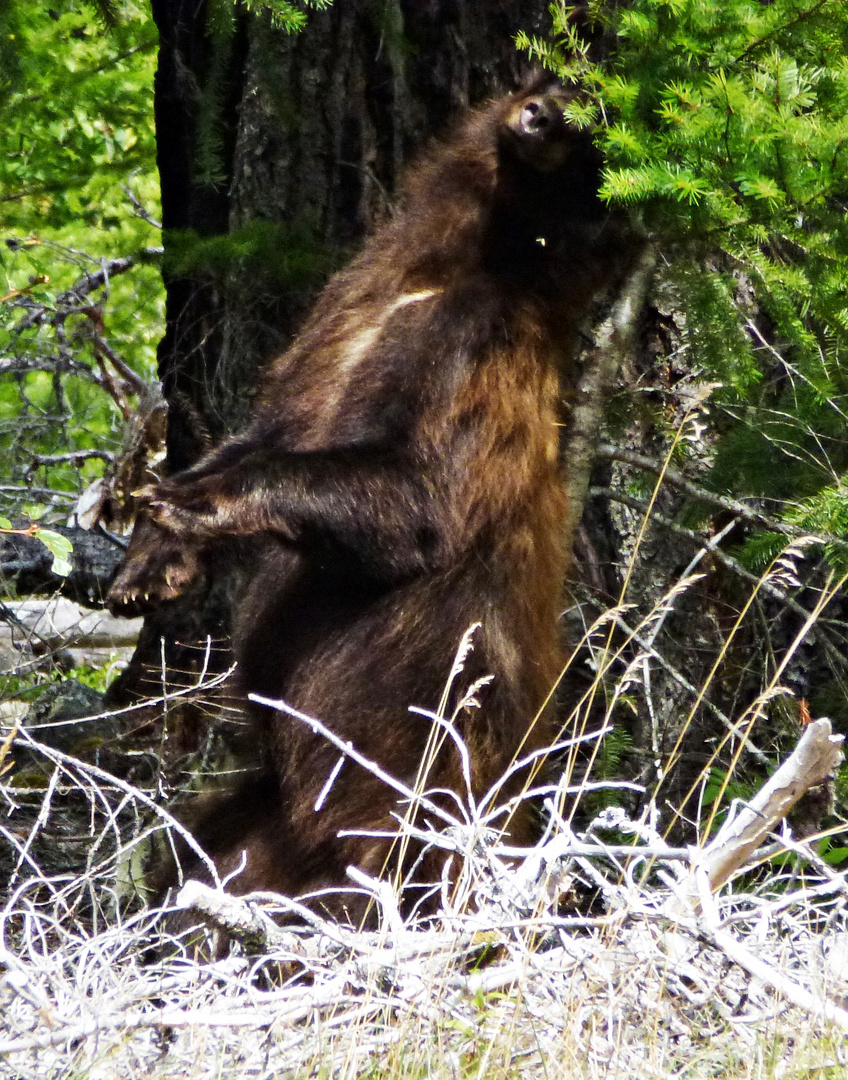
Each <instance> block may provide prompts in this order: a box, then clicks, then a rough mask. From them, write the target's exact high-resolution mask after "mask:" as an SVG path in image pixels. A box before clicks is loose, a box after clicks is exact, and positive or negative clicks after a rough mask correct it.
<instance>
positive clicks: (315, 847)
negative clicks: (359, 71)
mask: <svg viewBox="0 0 848 1080" xmlns="http://www.w3.org/2000/svg"><path fill="white" fill-rule="evenodd" d="M575 97H576V92H575V91H572V90H567V89H563V88H562V87H561V86H560V85H559V84H551V83H550V81H547V82H541V81H538V82H537V83H536V84H535V85H534V86H532V87H531V88H530V89H527V90H524V91H522V92H519V93H517V94H515V95H508V96H505V97H502V98H500V99H498V100H496V101H494V102H493V103H491V104H489V105H488V106H487V107H484V108H482V109H480V110H477V111H473V112H469V113H468V114H467V115H466V116H465V118H464V119H463V120H462V122H461V123H460V124H459V125H458V127H457V128H456V130H455V131H454V133H453V135H452V137H450V138H449V139H448V140H447V141H446V142H444V143H443V144H441V145H437V146H436V147H435V148H433V149H431V151H430V152H429V153H427V154H426V155H425V156H424V157H423V158H422V160H421V161H420V162H419V163H418V164H417V166H415V167H414V168H413V169H412V170H411V171H410V173H409V175H408V177H407V180H406V184H405V186H404V189H403V192H402V197H401V200H400V206H399V209H398V210H397V212H396V213H395V215H394V216H393V218H392V219H391V220H390V221H388V222H387V223H386V224H384V225H383V226H382V227H381V228H380V229H379V230H378V231H377V232H376V234H375V235H374V236H373V238H372V239H371V240H370V241H369V242H368V243H367V244H366V246H365V249H364V250H363V252H362V254H361V255H360V256H359V257H358V258H357V259H355V260H354V262H353V263H352V264H351V265H350V266H349V267H348V268H347V269H346V270H344V271H342V272H341V273H339V274H338V275H337V276H335V277H334V278H333V279H332V280H331V281H330V282H329V283H328V285H327V286H326V288H325V289H324V291H323V293H322V294H321V296H320V298H319V299H318V302H317V304H316V306H315V309H314V311H313V313H312V315H311V317H310V318H309V320H308V321H307V323H306V325H305V326H304V328H303V331H302V332H301V334H300V335H299V337H298V338H297V339H296V340H295V342H294V344H293V345H292V347H291V348H290V349H289V350H288V351H287V352H286V353H284V354H283V355H282V356H280V357H279V358H277V359H276V360H274V361H273V362H272V363H271V364H270V365H269V367H268V369H267V372H266V374H265V375H264V378H263V382H262V384H261V386H260V388H259V391H258V394H257V398H256V402H255V405H254V410H253V417H252V420H251V422H250V423H249V425H248V426H247V428H246V429H245V430H244V431H243V432H242V433H240V434H238V435H235V436H233V437H231V438H228V439H227V440H225V441H224V442H222V443H221V444H220V445H219V446H218V447H217V448H216V449H214V450H212V451H211V452H210V453H208V454H207V455H206V456H205V457H204V458H202V459H201V460H200V461H199V462H198V464H197V465H195V466H194V467H193V468H191V469H189V470H187V471H186V472H183V473H181V474H179V475H176V476H173V477H171V478H169V479H166V480H164V481H162V482H161V483H159V484H157V485H155V486H153V487H151V488H149V489H147V490H146V491H145V492H144V493H143V497H142V500H141V507H142V509H141V513H140V516H139V520H138V523H137V525H136V528H135V531H134V533H133V536H132V539H131V542H130V545H129V549H128V552H127V558H126V562H125V563H124V565H123V567H122V569H121V570H120V572H119V574H118V577H117V579H116V581H115V583H114V585H113V587H112V591H111V604H112V607H113V609H115V610H122V611H126V610H127V609H130V610H136V611H138V610H144V609H145V608H146V607H149V606H152V605H155V604H158V603H161V602H164V601H167V600H169V599H171V598H173V597H174V596H176V595H177V594H178V593H179V592H180V590H181V589H182V588H184V587H185V585H186V584H187V583H188V582H189V581H191V580H192V578H193V577H194V576H195V575H196V574H198V573H199V572H204V571H205V572H209V573H212V574H214V573H215V566H216V563H217V564H218V565H220V561H221V559H222V558H226V557H227V556H226V552H227V551H228V550H230V546H231V551H232V556H233V558H234V559H235V556H236V553H237V552H238V550H239V548H241V549H242V552H243V561H244V562H245V563H246V565H247V566H248V568H249V569H248V573H247V574H246V575H245V584H244V587H243V589H242V592H241V595H240V596H239V597H238V599H237V602H236V603H235V605H234V614H233V621H232V641H233V648H234V651H235V655H236V659H237V662H238V667H237V678H238V680H239V684H240V689H241V692H242V693H243V695H244V698H245V710H246V711H247V713H248V715H249V717H250V720H251V722H252V724H253V725H254V728H255V741H256V745H257V746H258V747H259V751H260V757H261V764H260V766H259V767H258V768H257V770H256V772H255V774H252V775H251V776H250V777H249V778H248V779H247V780H245V781H244V782H243V783H242V784H241V785H240V786H239V787H238V788H237V789H236V790H233V791H231V792H230V793H228V794H227V793H221V794H220V795H219V796H217V797H216V798H215V799H214V800H213V801H212V802H211V804H210V803H209V802H208V801H207V802H201V803H200V805H201V806H202V807H205V809H202V810H201V811H200V812H199V813H197V814H196V815H195V816H196V820H195V821H194V823H193V825H192V828H193V831H194V833H195V835H196V837H197V838H198V840H199V841H200V842H201V843H202V845H203V846H204V848H205V849H206V850H207V851H208V852H209V853H210V854H211V856H212V857H213V858H214V861H215V863H216V865H217V868H218V870H219V872H220V874H221V875H222V876H223V875H227V874H230V873H232V872H233V871H235V870H237V868H239V867H240V866H241V867H242V869H241V871H240V872H239V873H238V874H237V875H236V876H234V878H233V880H232V881H231V883H230V885H229V888H231V889H232V890H233V891H237V892H240V893H241V892H248V891H251V890H256V889H273V890H277V891H280V892H283V893H288V894H299V893H303V892H305V891H309V892H316V891H317V890H321V889H327V888H332V887H341V886H343V885H344V884H345V882H346V880H347V879H346V868H347V867H348V866H350V865H354V866H357V867H359V868H360V869H361V870H363V871H365V872H366V873H368V874H371V875H375V876H376V875H379V874H380V873H381V871H383V870H385V869H386V868H387V867H388V868H390V869H393V870H394V871H401V872H403V871H404V870H408V869H409V868H410V867H411V866H412V865H413V864H415V866H416V869H415V876H416V879H417V880H418V881H419V882H425V883H426V882H428V881H429V882H432V881H434V880H438V878H439V876H440V868H441V859H436V857H435V855H434V854H433V853H432V852H431V853H430V854H429V855H427V856H425V857H424V858H421V851H420V849H419V850H415V848H414V845H413V846H412V847H405V848H404V849H403V850H404V855H403V857H401V856H400V855H399V854H398V851H399V850H400V849H401V846H400V845H393V841H392V840H391V839H390V838H387V837H386V836H379V835H377V836H375V835H361V833H363V832H367V833H371V834H374V833H378V834H379V833H384V834H393V833H395V832H396V831H397V818H398V816H403V815H405V814H410V813H411V814H413V816H415V809H414V808H411V807H410V806H409V805H408V804H407V803H405V802H404V800H403V799H402V797H401V796H400V795H399V794H398V792H397V791H396V790H393V789H392V788H391V787H389V786H387V785H386V784H385V783H384V782H382V781H381V780H380V779H378V778H377V777H375V776H374V775H372V774H371V773H369V772H367V771H366V770H365V769H363V768H362V767H361V766H359V765H357V764H355V763H354V762H353V761H351V760H349V759H347V760H345V761H344V763H343V764H342V765H341V768H340V771H338V774H337V775H336V776H335V779H334V780H333V783H332V785H331V786H330V787H329V790H328V791H327V790H325V789H326V787H327V781H328V778H329V777H330V776H331V774H332V773H333V771H334V768H335V767H336V766H337V764H338V760H339V750H338V749H337V748H336V747H334V746H333V745H332V744H331V743H329V742H328V741H327V740H326V739H325V738H324V737H322V735H321V734H319V733H316V732H315V731H313V730H311V729H310V728H309V726H307V725H306V724H304V723H302V722H300V721H299V720H297V719H295V718H293V717H292V716H290V715H289V714H287V713H285V712H282V711H278V710H275V709H273V708H270V707H267V706H262V705H258V704H256V703H252V702H249V701H248V700H247V694H248V693H255V694H258V695H261V696H264V697H266V698H272V699H275V700H280V699H282V700H284V701H285V702H287V703H288V704H289V705H291V706H293V707H294V708H296V709H297V710H299V711H300V712H302V713H305V714H307V715H309V716H312V717H315V718H317V719H318V720H320V721H322V722H323V723H324V724H325V725H326V726H327V727H329V728H330V729H331V730H332V731H334V732H335V733H336V734H337V735H338V736H340V737H341V738H342V739H344V740H346V741H349V742H350V743H352V744H353V746H354V747H355V748H356V749H357V750H358V751H360V752H361V753H362V754H364V755H365V756H366V757H367V758H369V759H371V760H372V761H374V762H377V763H378V764H379V765H380V766H381V767H382V768H383V769H385V770H386V771H387V772H389V773H391V774H392V775H393V776H394V777H396V778H397V779H399V780H401V781H403V782H404V783H405V784H407V785H408V786H409V787H416V785H417V788H418V789H419V790H427V791H433V790H435V791H439V792H441V793H442V794H441V796H437V798H438V799H440V801H441V804H442V805H443V806H444V807H445V808H446V809H450V810H452V811H454V812H456V809H457V808H456V800H455V799H454V798H452V797H451V795H450V794H449V793H456V794H459V795H460V796H461V795H462V794H463V792H464V790H465V782H464V780H463V775H462V770H461V761H460V755H459V753H458V752H457V750H456V746H455V744H454V742H453V741H452V740H451V739H450V738H448V739H444V738H442V740H441V746H440V748H438V749H436V750H435V751H433V747H432V744H431V743H430V740H431V732H432V729H433V721H432V720H431V719H429V718H428V717H427V716H426V715H422V713H421V712H411V711H410V710H409V706H419V707H423V709H425V710H430V711H431V712H432V711H437V710H439V708H440V706H441V709H442V712H443V713H444V715H447V716H449V717H450V716H452V715H453V714H454V712H456V716H455V723H456V727H457V729H458V731H459V733H460V734H461V736H462V739H463V740H464V742H465V744H466V746H467V749H468V755H469V760H470V772H471V786H472V791H473V794H474V796H475V798H478V799H479V798H480V797H481V796H482V795H483V794H484V793H485V792H486V791H487V790H488V789H489V788H490V786H491V785H492V784H493V783H495V781H496V780H497V779H498V778H499V777H500V776H501V775H502V774H503V773H504V771H505V770H506V769H507V768H508V767H509V765H510V763H511V762H513V761H514V760H515V759H516V758H518V757H522V756H525V755H527V754H528V753H530V752H531V751H533V750H534V749H536V748H539V747H541V746H543V745H546V744H547V743H548V742H549V741H550V738H551V734H552V733H551V723H550V719H549V715H550V709H549V708H548V707H547V702H548V701H549V697H550V694H551V692H552V690H553V688H554V687H555V685H556V682H557V679H558V676H559V673H560V670H561V664H562V657H561V646H560V640H559V633H558V626H557V620H558V616H559V613H560V593H561V586H562V581H563V576H564V570H565V552H564V551H563V549H562V540H561V537H562V533H563V524H564V516H565V509H566V507H565V499H564V494H563V477H562V468H561V463H560V456H559V421H560V398H561V390H560V376H561V374H562V372H563V370H564V371H566V372H567V373H568V372H571V373H572V374H573V371H574V366H575V352H576V341H577V329H578V325H579V323H580V322H581V320H582V319H583V318H584V317H585V315H586V313H587V311H588V309H589V308H590V306H591V303H592V300H593V298H594V297H595V296H596V294H597V292H598V290H599V288H600V287H601V286H602V285H604V284H606V283H607V280H608V279H609V277H610V275H611V274H612V273H613V272H614V268H615V266H616V264H617V263H619V264H620V262H621V254H620V252H619V251H618V250H617V248H618V241H617V239H616V236H615V231H614V230H613V229H611V227H610V225H609V220H608V214H607V212H606V211H605V209H604V208H603V206H602V204H601V203H600V201H599V199H598V196H597V190H598V182H599V161H598V156H597V152H596V151H595V150H594V148H593V146H592V143H591V139H590V137H589V135H588V134H587V133H586V132H584V131H582V130H580V129H578V128H577V127H576V126H575V125H573V124H572V123H571V122H570V121H569V120H568V118H567V115H566V113H564V111H563V110H564V109H566V108H567V106H568V104H569V102H571V101H573V100H574V98H575ZM222 553H224V554H222ZM475 623H479V624H480V625H479V628H478V630H477V632H476V634H475V637H474V648H473V652H472V653H471V654H470V656H469V657H468V658H467V661H466V665H465V670H464V672H463V680H464V683H463V686H466V687H467V686H468V685H469V684H470V683H473V682H474V681H475V680H477V679H478V678H482V677H483V676H492V678H491V680H490V681H489V682H488V683H487V684H485V685H484V686H482V687H481V688H480V690H479V692H478V694H477V697H478V699H479V707H475V706H474V705H473V704H472V705H466V706H464V707H459V703H460V697H459V696H457V695H458V694H459V695H461V691H462V688H459V689H456V690H453V691H452V692H451V695H448V699H447V700H445V701H443V700H442V698H443V694H444V692H445V685H446V679H447V677H448V675H449V673H450V670H451V665H452V662H453V659H454V656H455V653H456V649H457V645H458V643H459V642H460V639H461V638H462V636H463V634H465V632H466V631H467V630H468V629H469V627H470V626H471V625H472V624H475ZM437 734H438V732H437ZM442 734H443V733H442ZM437 741H438V740H437ZM428 744H430V745H429V746H428ZM425 756H426V757H427V773H426V776H424V775H421V773H422V769H423V767H424V760H425ZM526 779H527V775H526V773H525V775H524V776H523V777H521V776H519V777H518V778H517V779H516V780H515V783H513V784H512V786H508V787H507V788H506V789H505V790H502V791H501V792H500V794H499V798H500V799H505V798H506V797H507V796H508V795H510V794H515V793H516V791H517V790H518V789H520V782H522V781H526ZM516 785H518V787H516ZM319 796H321V798H319ZM316 807H318V808H317V809H316ZM416 820H417V821H418V823H419V824H420V825H422V826H425V825H427V824H429V823H432V824H435V825H438V822H437V821H433V820H432V818H431V817H428V815H427V813H426V812H425V811H423V810H421V809H420V808H419V809H418V811H417V816H416ZM495 824H499V825H501V826H502V827H504V828H506V829H507V831H508V835H509V839H510V842H511V843H522V842H526V841H527V840H528V839H529V838H530V837H531V836H532V831H533V830H532V813H531V812H530V811H529V810H527V809H521V808H519V810H518V811H516V812H515V813H513V814H512V815H511V817H508V816H504V817H503V818H500V819H498V820H497V821H496V823H495ZM357 831H359V833H360V835H355V834H356V833H357ZM352 833H353V835H352ZM193 869H195V868H193V867H191V866H188V867H185V866H184V870H185V871H186V872H189V873H191V872H192V871H193ZM418 896H419V897H420V896H421V893H420V892H419V893H418ZM317 902H318V901H316V903H317ZM320 903H321V905H322V906H323V907H325V908H330V909H334V910H337V911H342V910H347V911H350V910H351V901H350V898H347V899H346V898H344V897H341V898H337V899H336V900H334V899H333V897H332V895H324V896H323V897H322V898H321V900H320Z"/></svg>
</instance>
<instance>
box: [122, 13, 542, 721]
mask: <svg viewBox="0 0 848 1080" xmlns="http://www.w3.org/2000/svg"><path fill="white" fill-rule="evenodd" d="M152 2H153V12H154V17H155V19H156V23H157V26H158V28H159V33H160V52H159V70H158V73H157V77H156V84H155V97H156V128H157V157H158V164H159V170H160V175H161V180H162V217H163V226H164V245H165V275H164V276H165V285H166V290H167V304H166V319H167V323H166V327H167V328H166V334H165V337H164V338H163V340H162V342H161V343H160V347H159V374H160V378H161V379H162V383H163V389H164V393H165V397H166V399H167V401H168V405H169V417H168V436H167V468H168V471H170V472H176V471H179V470H181V469H183V468H185V467H187V466H188V465H190V464H191V463H192V462H193V461H194V460H196V459H197V457H198V456H199V455H200V454H201V453H202V452H203V451H204V450H205V449H207V448H208V446H209V444H210V443H214V442H216V441H217V440H218V439H219V438H220V436H221V435H222V434H223V433H224V432H225V431H231V430H234V429H237V428H238V427H239V426H240V425H241V423H242V422H243V421H244V418H245V416H246V414H247V412H248V409H249V404H250V399H251V391H252V388H253V386H254V384H255V382H256V376H257V372H258V371H259V370H260V368H261V366H262V364H263V363H265V362H266V361H267V360H268V359H270V358H271V357H272V356H273V355H275V354H278V353H279V352H281V351H282V350H283V349H284V348H285V347H286V346H287V345H288V343H289V342H290V341H291V339H292V337H293V335H294V334H295V333H296V331H297V329H298V327H299V324H300V322H301V321H302V319H303V317H304V314H305V313H306V311H307V310H308V308H309V306H310V303H311V300H312V299H313V297H314V295H315V293H316V292H317V290H318V288H319V287H320V286H321V285H322V284H323V281H324V280H325V278H326V276H327V274H328V272H329V270H330V269H332V268H333V267H335V266H338V265H340V264H341V263H343V262H344V261H345V259H346V258H347V257H348V256H349V255H350V254H351V253H352V252H353V251H354V250H356V248H357V247H358V246H359V245H360V243H361V241H362V239H363V237H364V236H365V234H366V233H367V232H368V230H369V229H370V228H371V227H372V225H373V224H374V223H375V221H376V220H378V219H380V218H381V217H383V216H384V215H386V214H387V213H388V212H389V209H390V206H391V201H392V197H393V193H394V191H395V188H396V185H397V181H398V177H399V174H400V172H401V169H402V167H403V165H404V163H405V162H407V161H408V160H409V158H410V157H412V156H413V155H414V153H415V151H416V150H417V149H418V148H419V147H421V146H422V145H423V144H424V143H425V142H426V141H427V139H428V138H430V137H431V136H432V135H433V134H434V133H437V132H441V131H443V130H444V128H445V126H446V124H448V123H449V121H450V119H451V118H452V117H453V116H455V115H456V114H457V113H458V112H460V111H461V110H462V108H463V107H465V106H467V105H468V104H469V103H475V102H478V101H480V100H483V99H485V98H487V97H489V96H492V95H494V94H496V93H499V92H501V91H502V90H504V89H510V88H512V87H514V86H516V85H517V84H518V83H519V82H520V81H521V79H522V78H523V77H524V76H525V75H526V74H527V72H528V71H529V63H528V61H527V60H526V58H524V57H522V56H521V55H520V54H519V53H518V52H517V50H516V49H515V45H514V42H513V39H514V36H515V34H516V32H517V31H518V30H519V29H525V30H528V31H529V32H532V33H536V32H541V31H542V30H543V29H544V28H545V27H546V26H547V3H546V0H532V2H531V3H527V2H526V0H496V2H492V0H426V2H424V3H422V2H420V0H402V2H401V0H387V2H386V3H385V4H381V5H375V4H373V3H371V2H369V0H337V2H336V3H335V4H333V5H332V6H331V7H330V8H329V9H328V10H327V11H324V12H310V13H309V16H308V21H307V25H306V28H305V30H304V31H303V32H302V33H300V34H298V35H294V36H287V35H285V34H284V33H282V32H280V31H278V30H275V29H274V28H273V27H272V26H271V25H270V22H269V21H268V20H267V19H264V18H260V17H252V16H251V17H247V16H245V17H243V18H240V21H239V22H238V24H237V26H236V28H235V31H234V33H233V35H232V36H231V37H230V38H228V39H227V40H226V41H225V42H223V43H222V40H221V39H220V38H214V37H213V36H211V35H210V34H209V33H208V16H207V4H206V3H205V2H200V3H196V2H189V0H174V2H171V0H152ZM216 49H217V50H218V54H217V55H216V51H215V50H216ZM222 52H223V56H222ZM213 81H214V83H215V85H214V87H212V85H211V84H212V82H213ZM212 90H214V92H215V93H214V96H215V102H216V109H217V116H216V122H217V124H218V128H219V134H220V138H219V140H218V143H217V146H216V152H217V153H218V156H219V160H220V164H221V174H220V176H219V177H218V178H217V182H216V183H210V182H209V181H208V179H207V180H206V181H204V180H203V178H202V177H201V175H200V171H199V165H198V161H199V155H200V153H201V151H202V149H203V148H202V147H201V146H200V142H201V141H202V138H203V137H204V136H203V133H202V130H201V128H202V124H203V122H204V115H205V114H204V112H203V110H204V108H207V109H208V103H209V98H210V94H211V92H212ZM257 223H260V224H262V225H263V226H268V227H269V233H268V235H269V236H270V238H271V239H270V241H269V243H270V246H271V248H272V249H273V250H271V251H268V250H267V245H266V247H265V248H262V247H261V245H260V250H259V251H258V252H255V253H252V254H249V255H248V256H246V257H245V259H239V258H235V259H234V260H233V262H232V264H231V265H230V267H229V269H227V270H225V271H223V272H216V273H214V274H213V273H210V272H209V271H208V270H203V269H198V270H197V271H196V272H192V273H185V272H183V273H180V274H175V273H173V272H172V271H171V270H170V269H169V267H170V266H172V265H173V256H174V253H175V251H177V250H178V248H179V244H180V242H181V238H182V237H183V236H184V231H185V230H187V229H190V230H193V231H194V233H195V234H197V235H198V236H201V237H211V236H216V235H217V236H224V235H227V234H229V233H232V232H234V231H238V230H244V229H250V228H251V227H255V226H256V225H257ZM252 235H253V236H254V238H255V236H256V234H255V233H254V234H252ZM219 270H220V268H219ZM228 606H229V589H228V583H227V582H222V581H219V582H215V583H212V585H211V590H206V591H204V590H203V589H197V590H194V591H193V592H192V594H191V595H189V596H186V597H185V598H181V599H180V600H178V601H176V602H174V603H172V604H169V605H168V606H167V608H164V609H162V610H160V611H158V612H156V613H155V614H154V615H153V616H151V617H150V618H148V619H147V620H146V622H145V627H144V630H143V632H142V635H141V638H140V641H139V647H138V650H137V653H136V657H135V659H134V661H133V663H132V664H131V665H130V667H129V669H128V670H127V672H126V673H125V674H124V675H123V676H122V678H121V679H120V680H119V682H118V683H117V684H115V686H114V687H113V688H112V691H111V699H112V700H113V701H115V702H116V703H117V702H121V701H125V700H127V699H128V698H131V697H134V696H136V694H137V693H138V692H139V691H140V690H141V689H142V688H143V687H144V686H145V685H147V686H149V684H150V680H151V679H152V680H153V681H154V682H155V683H156V684H157V685H161V679H162V664H163V662H164V664H165V666H166V668H167V669H168V670H169V671H170V672H171V673H172V675H175V673H176V672H181V673H182V674H181V675H180V676H179V677H178V678H177V681H178V682H179V683H185V684H187V685H188V684H190V683H191V681H193V680H194V678H195V677H196V675H197V672H198V670H199V668H200V667H201V666H204V665H207V664H208V663H209V656H208V654H207V652H206V649H205V642H206V638H207V635H211V636H212V637H213V638H214V639H215V640H216V642H219V643H220V642H222V641H223V639H224V637H225V633H226V625H227V611H228ZM192 643H200V646H199V647H197V646H196V645H193V644H192ZM228 661H229V657H228V655H227V652H226V649H225V648H220V649H219V650H218V651H216V652H215V653H214V654H213V658H212V662H213V665H214V666H216V667H218V668H219V669H220V670H223V669H224V668H225V667H226V666H227V664H228ZM186 680H188V682H186Z"/></svg>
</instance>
